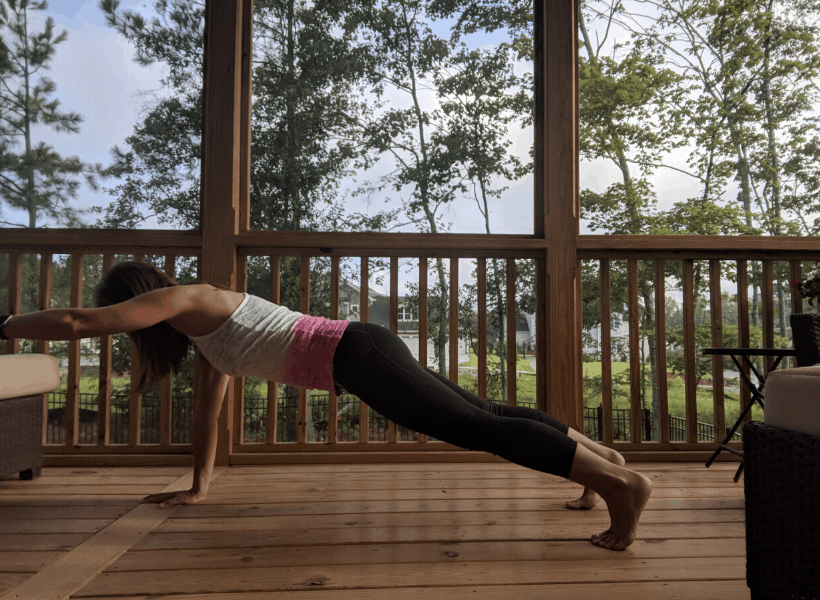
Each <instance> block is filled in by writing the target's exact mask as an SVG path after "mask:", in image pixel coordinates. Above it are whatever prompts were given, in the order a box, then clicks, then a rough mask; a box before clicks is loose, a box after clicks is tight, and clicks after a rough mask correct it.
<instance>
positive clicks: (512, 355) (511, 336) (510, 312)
mask: <svg viewBox="0 0 820 600" xmlns="http://www.w3.org/2000/svg"><path fill="white" fill-rule="evenodd" d="M506 283H507V285H506V304H507V314H506V317H507V319H506V320H507V352H506V354H507V404H509V405H511V406H515V405H516V404H517V396H518V381H517V380H516V376H517V375H518V373H517V371H518V347H517V346H516V343H515V330H516V318H515V317H516V312H517V306H516V302H515V259H514V258H508V259H507V282H506ZM582 422H583V421H582Z"/></svg>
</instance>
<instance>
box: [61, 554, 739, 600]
mask: <svg viewBox="0 0 820 600" xmlns="http://www.w3.org/2000/svg"><path fill="white" fill-rule="evenodd" d="M745 565H746V561H745V558H738V557H711V558H675V559H665V558H661V559H636V560H632V561H618V562H617V563H615V562H609V561H600V560H587V561H577V562H576V563H575V564H574V565H573V568H572V569H568V568H566V565H564V564H562V563H561V562H549V561H538V562H524V563H522V562H492V563H487V562H471V563H441V562H437V563H412V564H401V563H391V564H389V565H384V564H376V565H334V566H321V567H320V566H311V567H269V568H264V569H260V568H257V569H254V568H246V569H242V570H241V571H237V570H235V569H209V570H207V571H202V570H176V571H165V570H163V571H150V572H139V573H112V572H108V573H103V574H102V575H100V576H99V577H97V578H96V579H95V580H94V581H93V582H92V583H90V584H89V585H87V586H86V587H85V588H84V589H83V590H82V591H80V592H78V593H77V594H75V596H74V597H76V598H83V597H86V596H104V595H113V594H117V593H122V592H123V590H128V593H133V594H183V593H205V592H210V593H212V594H226V593H231V592H240V591H261V590H263V591H288V590H299V589H310V588H312V587H319V586H321V588H322V589H323V590H329V589H334V590H335V589H352V588H355V589H367V588H384V587H389V588H398V587H407V586H413V585H417V584H418V582H419V581H424V582H425V583H426V584H427V585H432V586H447V585H459V584H460V585H520V584H539V583H550V584H552V585H556V584H562V583H580V582H583V581H588V580H589V578H590V574H592V573H594V577H595V580H596V581H597V582H599V583H610V582H623V581H631V582H639V581H653V580H656V579H658V578H659V576H660V573H665V574H666V575H665V576H666V577H668V578H670V579H674V580H676V581H685V580H703V579H723V580H726V579H743V578H745V576H746V572H745Z"/></svg>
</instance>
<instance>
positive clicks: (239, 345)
mask: <svg viewBox="0 0 820 600" xmlns="http://www.w3.org/2000/svg"><path fill="white" fill-rule="evenodd" d="M302 316H304V315H302V313H298V312H295V311H292V310H290V309H289V308H287V307H285V306H279V305H278V304H274V303H273V302H268V301H267V300H265V299H263V298H258V297H257V296H251V295H250V294H245V298H244V299H243V300H242V303H241V304H240V305H239V306H238V307H237V308H236V310H235V311H233V313H232V314H231V316H230V317H229V318H228V320H227V321H225V322H224V323H223V324H222V325H220V326H219V327H218V328H217V329H216V330H215V331H212V332H211V333H209V334H207V335H201V336H197V337H191V341H192V342H193V343H194V344H195V345H196V347H197V348H199V350H200V352H202V354H204V355H205V358H207V359H208V361H209V362H210V363H211V364H212V365H213V366H214V367H216V368H217V369H218V370H219V371H221V372H223V373H226V374H228V375H233V376H235V377H239V376H250V377H262V378H264V379H267V380H269V381H278V382H281V383H286V379H285V373H284V365H285V360H286V359H287V357H288V354H289V353H290V350H291V346H292V345H293V343H294V341H295V340H296V336H297V332H296V331H294V330H293V325H294V323H296V321H298V320H299V319H300V318H301V317H302Z"/></svg>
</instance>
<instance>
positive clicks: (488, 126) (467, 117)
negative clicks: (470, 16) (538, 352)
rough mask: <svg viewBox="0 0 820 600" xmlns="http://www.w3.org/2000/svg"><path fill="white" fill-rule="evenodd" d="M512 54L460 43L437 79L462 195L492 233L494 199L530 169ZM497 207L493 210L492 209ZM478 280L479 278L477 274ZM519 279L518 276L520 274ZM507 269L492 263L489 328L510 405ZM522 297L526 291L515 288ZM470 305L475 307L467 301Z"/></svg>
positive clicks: (524, 101) (470, 290)
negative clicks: (518, 141) (519, 128)
mask: <svg viewBox="0 0 820 600" xmlns="http://www.w3.org/2000/svg"><path fill="white" fill-rule="evenodd" d="M514 65H515V62H514V55H513V52H512V49H511V47H510V45H509V44H500V45H498V46H497V47H496V48H494V49H474V50H471V49H468V48H467V47H466V45H465V44H463V43H462V44H461V45H460V47H458V49H457V51H455V52H454V54H453V56H452V57H451V59H450V61H449V64H448V66H447V68H446V69H443V70H442V71H441V72H439V73H438V74H437V76H436V79H435V84H436V90H437V94H438V96H439V102H440V106H441V112H442V114H443V133H442V134H441V140H442V143H443V144H444V145H445V146H446V148H447V151H448V152H449V154H450V155H451V156H452V157H453V158H454V159H455V161H456V164H457V167H458V169H459V177H460V191H461V193H463V194H465V195H467V196H468V197H471V198H472V199H474V200H475V202H476V206H477V207H478V210H479V212H480V213H481V215H482V217H483V219H484V230H485V232H486V233H487V234H490V233H492V231H491V226H490V224H491V219H492V217H491V215H490V203H491V200H493V201H496V202H497V201H498V200H499V199H500V197H501V194H502V193H503V192H504V191H505V190H506V189H507V187H508V186H506V185H503V184H499V181H500V182H504V183H507V182H511V181H514V180H516V179H519V178H520V177H522V176H523V175H524V174H526V173H527V172H530V171H531V170H532V165H531V163H528V164H524V163H522V161H521V159H519V158H518V157H517V156H515V155H514V154H511V153H510V146H512V140H511V139H510V138H509V126H510V125H511V124H513V123H515V122H517V121H519V120H521V115H522V114H527V111H528V110H529V109H530V107H531V101H530V96H529V94H528V93H527V92H525V91H524V90H522V89H521V87H522V83H521V79H520V78H519V77H517V76H516V75H515V73H514ZM494 208H495V207H494ZM473 275H474V276H475V273H474V274H473ZM516 275H517V276H518V277H517V278H518V279H520V274H519V273H516ZM505 284H506V264H503V263H502V264H499V261H498V260H497V259H493V260H491V262H490V277H489V280H488V292H489V295H490V298H491V300H490V302H489V305H488V308H489V313H488V316H489V317H490V320H489V323H488V327H489V328H490V330H491V331H492V332H494V337H495V343H494V347H493V350H494V353H495V354H496V355H497V356H498V357H499V362H500V385H499V388H500V392H501V394H500V397H501V400H502V401H504V402H506V401H507V372H506V370H507V361H506V358H507V345H506V341H505V335H512V336H515V332H514V331H512V332H506V334H505V324H506V301H505V297H504V291H503V287H504V286H505ZM516 288H517V291H518V293H519V295H520V293H521V292H522V291H523V290H524V289H525V288H526V286H524V285H517V286H516ZM476 294H477V286H476V285H475V284H472V285H468V286H466V290H465V297H464V298H462V299H460V300H459V305H460V306H461V305H464V304H465V303H467V304H470V305H474V299H475V296H476ZM469 300H472V302H468V301H469ZM471 324H472V320H470V319H466V320H465V319H464V318H460V319H459V327H460V328H462V329H464V328H465V327H470V326H471Z"/></svg>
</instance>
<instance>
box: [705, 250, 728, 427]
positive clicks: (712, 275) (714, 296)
mask: <svg viewBox="0 0 820 600" xmlns="http://www.w3.org/2000/svg"><path fill="white" fill-rule="evenodd" d="M720 278H721V273H720V261H719V260H710V261H709V299H710V308H711V313H712V348H723V302H722V298H721V288H720ZM723 358H724V357H722V356H713V357H712V401H713V408H714V411H713V412H714V415H715V441H716V442H719V441H721V440H722V439H723V438H724V437H725V433H726V411H725V408H724V402H723V401H724V397H723Z"/></svg>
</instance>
